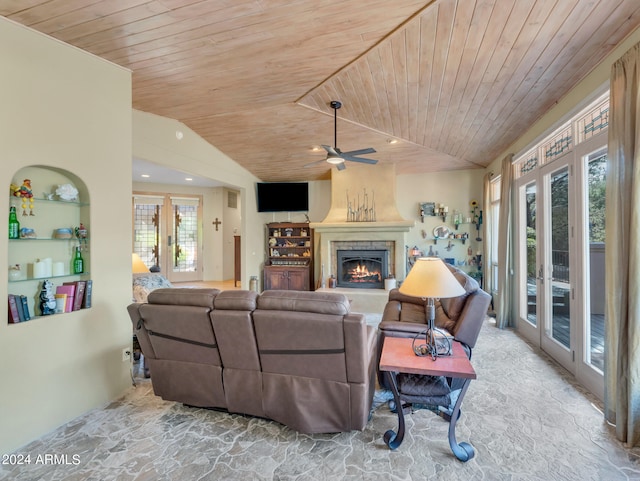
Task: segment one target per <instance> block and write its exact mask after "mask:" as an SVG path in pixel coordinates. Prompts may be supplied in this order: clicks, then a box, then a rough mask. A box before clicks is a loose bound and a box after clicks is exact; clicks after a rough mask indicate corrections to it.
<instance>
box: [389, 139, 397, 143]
mask: <svg viewBox="0 0 640 481" xmlns="http://www.w3.org/2000/svg"><path fill="white" fill-rule="evenodd" d="M387 143H388V144H397V143H398V139H387Z"/></svg>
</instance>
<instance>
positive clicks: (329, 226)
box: [310, 220, 416, 233]
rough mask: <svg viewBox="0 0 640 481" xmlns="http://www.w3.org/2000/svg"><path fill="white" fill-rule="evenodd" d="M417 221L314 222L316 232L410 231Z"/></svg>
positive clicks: (312, 225) (311, 225)
mask: <svg viewBox="0 0 640 481" xmlns="http://www.w3.org/2000/svg"><path fill="white" fill-rule="evenodd" d="M415 225H416V223H415V221H413V220H400V221H386V222H312V223H311V224H310V227H311V228H312V229H314V230H315V231H316V232H320V233H321V232H338V233H339V232H344V233H346V232H372V231H373V232H409V231H410V230H411V228H412V227H413V226H415Z"/></svg>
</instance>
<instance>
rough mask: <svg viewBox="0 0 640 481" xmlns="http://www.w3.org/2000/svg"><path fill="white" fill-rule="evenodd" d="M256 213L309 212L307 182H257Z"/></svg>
mask: <svg viewBox="0 0 640 481" xmlns="http://www.w3.org/2000/svg"><path fill="white" fill-rule="evenodd" d="M256 189H257V190H256V198H257V200H258V212H303V211H308V210H309V183H308V182H257V183H256Z"/></svg>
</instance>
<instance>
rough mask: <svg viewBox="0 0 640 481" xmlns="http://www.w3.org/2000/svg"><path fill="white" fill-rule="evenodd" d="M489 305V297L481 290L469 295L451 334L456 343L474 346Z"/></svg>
mask: <svg viewBox="0 0 640 481" xmlns="http://www.w3.org/2000/svg"><path fill="white" fill-rule="evenodd" d="M490 303H491V296H490V295H489V294H487V293H486V292H485V291H483V290H482V289H478V290H477V291H475V292H474V293H473V294H471V295H469V298H468V299H467V302H466V303H465V305H464V308H463V309H462V312H461V313H460V317H459V318H458V321H457V322H456V325H455V327H454V329H453V332H452V334H453V335H454V337H455V339H456V341H460V342H462V343H464V344H466V345H467V346H469V347H474V346H475V345H476V341H477V340H478V334H480V328H481V327H482V324H483V323H484V319H485V317H486V315H487V310H488V309H489V304H490Z"/></svg>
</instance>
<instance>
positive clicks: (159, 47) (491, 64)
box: [0, 0, 640, 181]
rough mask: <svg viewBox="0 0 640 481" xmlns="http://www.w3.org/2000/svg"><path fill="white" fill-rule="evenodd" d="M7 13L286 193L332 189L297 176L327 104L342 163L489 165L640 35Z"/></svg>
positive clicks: (433, 8) (168, 4)
mask: <svg viewBox="0 0 640 481" xmlns="http://www.w3.org/2000/svg"><path fill="white" fill-rule="evenodd" d="M0 15H3V16H5V17H7V18H9V19H11V20H14V21H16V22H18V23H22V24H24V25H27V26H29V27H31V28H33V29H35V30H39V31H41V32H44V33H46V34H48V35H51V36H53V37H55V38H58V39H60V40H62V41H64V42H66V43H69V44H71V45H75V46H77V47H79V48H81V49H84V50H86V51H88V52H91V53H94V54H96V55H98V56H100V57H103V58H105V59H107V60H110V61H112V62H114V63H116V64H119V65H122V66H124V67H127V68H129V69H131V70H132V72H133V107H134V108H135V109H139V110H142V111H145V112H151V113H154V114H158V115H162V116H165V117H170V118H173V119H176V120H179V121H181V122H183V123H184V124H186V125H187V126H188V127H190V128H191V129H193V130H194V131H195V132H197V133H198V134H199V135H200V136H201V137H203V138H204V139H206V140H207V141H208V142H210V143H211V144H213V145H215V146H216V147H217V148H218V149H220V150H221V151H222V152H224V153H225V154H227V155H228V156H229V157H231V158H233V159H234V160H235V161H237V162H238V163H240V164H241V165H243V166H244V167H246V168H247V169H248V170H249V171H251V172H252V173H254V174H255V175H256V176H258V177H259V178H261V179H262V180H264V181H282V180H287V181H293V180H315V179H325V178H328V173H329V170H330V167H331V166H330V165H329V164H328V163H326V162H320V163H316V164H315V165H314V166H313V167H304V166H305V165H306V164H309V163H310V162H313V161H316V160H319V159H323V158H324V156H325V155H326V152H325V151H324V150H322V149H320V150H318V148H319V147H320V145H321V144H326V145H333V143H334V125H333V121H334V117H333V112H334V111H333V110H332V109H331V107H330V106H329V103H330V101H331V100H340V101H341V102H342V108H341V109H340V110H338V129H337V143H338V147H340V149H341V150H342V151H348V150H356V149H361V148H365V147H373V148H374V149H375V150H376V151H377V152H376V153H375V154H370V155H367V157H372V158H376V159H378V160H379V161H380V162H385V163H386V162H393V163H395V164H396V172H398V173H409V174H410V173H421V172H433V171H443V170H458V169H469V168H480V167H483V166H486V165H487V164H488V163H489V162H490V161H491V160H493V159H494V158H495V157H496V156H497V155H499V154H500V152H502V151H503V150H504V149H506V148H507V147H508V146H509V145H510V144H511V143H512V142H513V141H515V140H516V139H517V138H518V136H519V135H520V134H522V133H523V132H524V131H525V130H526V129H527V128H528V126H529V125H531V123H532V122H534V121H535V120H537V119H538V118H539V117H540V116H541V115H542V114H543V113H544V112H546V111H547V110H548V109H549V108H550V107H552V106H553V105H554V103H556V102H557V101H558V100H559V99H560V98H561V97H562V96H563V95H565V94H566V93H567V91H568V90H569V89H570V88H571V87H572V86H573V85H575V84H576V83H577V82H578V81H579V80H580V79H582V78H583V77H584V76H585V75H586V74H588V73H589V72H590V71H591V70H592V69H593V68H594V67H595V66H596V65H597V64H598V63H599V62H600V61H601V60H602V59H603V58H604V57H605V56H606V55H607V54H608V53H609V52H610V51H611V49H612V48H613V47H614V46H615V45H616V44H617V43H619V42H620V41H621V40H622V39H624V38H625V37H626V36H627V35H628V34H629V33H631V32H632V31H633V30H634V29H636V28H637V27H638V26H639V25H640V2H638V0H600V1H597V0H432V1H424V0H423V1H414V0H394V1H393V2H391V1H389V0H297V1H296V0H294V1H284V0H107V1H105V0H0ZM392 141H397V142H395V143H394V142H392ZM314 149H315V150H314ZM347 168H348V164H347Z"/></svg>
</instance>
